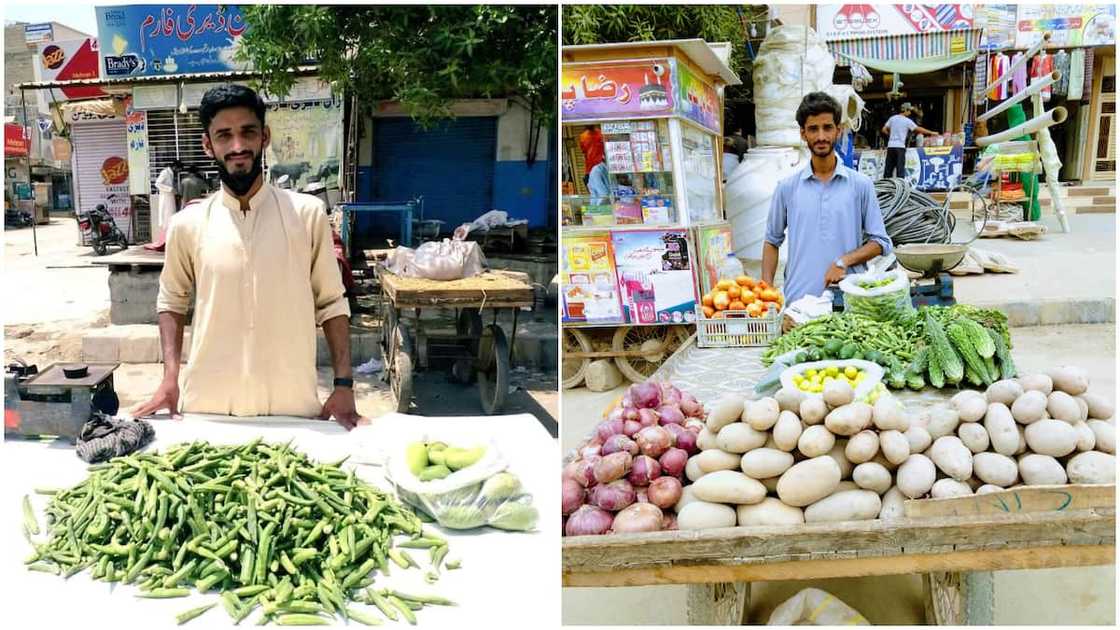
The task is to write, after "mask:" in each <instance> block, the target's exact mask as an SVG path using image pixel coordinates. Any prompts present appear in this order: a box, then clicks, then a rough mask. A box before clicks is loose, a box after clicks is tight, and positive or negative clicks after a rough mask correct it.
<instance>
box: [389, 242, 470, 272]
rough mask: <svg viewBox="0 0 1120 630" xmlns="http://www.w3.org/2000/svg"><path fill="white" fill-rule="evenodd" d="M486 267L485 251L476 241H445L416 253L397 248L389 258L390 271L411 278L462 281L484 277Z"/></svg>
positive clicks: (421, 247)
mask: <svg viewBox="0 0 1120 630" xmlns="http://www.w3.org/2000/svg"><path fill="white" fill-rule="evenodd" d="M485 264H486V260H485V258H484V257H483V256H482V250H481V249H480V248H479V247H478V243H475V242H473V241H471V242H468V241H457V240H450V239H446V238H445V239H443V241H440V242H438V243H437V242H435V241H432V242H428V243H424V244H423V245H421V246H420V247H417V248H416V249H411V248H408V247H398V248H397V249H396V251H395V252H393V254H392V255H391V256H390V259H389V262H388V265H387V268H388V269H389V271H391V272H393V273H395V274H397V275H398V276H404V277H408V278H427V279H428V280H459V279H460V278H470V277H472V276H477V275H479V274H481V273H482V271H483V267H484V266H485Z"/></svg>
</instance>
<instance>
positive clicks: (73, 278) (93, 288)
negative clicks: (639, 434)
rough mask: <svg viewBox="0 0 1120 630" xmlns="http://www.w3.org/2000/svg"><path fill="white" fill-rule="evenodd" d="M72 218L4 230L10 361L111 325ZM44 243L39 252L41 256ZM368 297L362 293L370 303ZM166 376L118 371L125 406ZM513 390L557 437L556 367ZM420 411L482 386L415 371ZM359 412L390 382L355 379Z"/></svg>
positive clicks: (525, 378) (141, 367)
mask: <svg viewBox="0 0 1120 630" xmlns="http://www.w3.org/2000/svg"><path fill="white" fill-rule="evenodd" d="M77 235H78V228H77V225H76V222H75V221H74V219H73V218H69V217H63V216H61V215H57V216H54V217H52V219H51V222H50V224H47V225H40V226H37V228H36V231H35V233H34V234H33V233H32V231H31V229H30V228H22V229H16V230H4V234H3V244H4V250H3V265H4V266H3V274H2V281H3V284H2V287H3V290H2V293H0V295H2V298H0V304H3V311H2V316H3V321H4V335H3V340H2V341H0V343H2V346H0V347H2V348H3V358H4V365H8V364H11V363H13V362H15V361H16V360H17V359H22V360H23V361H26V362H27V363H28V364H36V365H38V366H39V368H40V369H42V368H44V367H46V366H47V365H50V364H51V363H58V362H66V361H80V360H81V356H82V338H83V337H84V336H85V334H86V331H88V330H90V329H94V328H102V327H105V326H108V325H109V287H108V280H109V271H108V268H106V267H104V266H99V265H96V264H95V260H96V257H95V256H93V254H92V251H91V249H90V248H89V247H83V246H81V245H79V244H78V236H77ZM35 240H37V241H38V249H39V253H38V255H36V254H35ZM364 299H365V298H360V300H361V301H364ZM353 323H354V325H355V326H356V327H359V328H365V329H375V328H376V327H377V325H378V324H377V322H376V321H373V319H372V318H371V316H370V315H367V314H363V313H358V314H356V315H355V317H354V322H353ZM162 374H163V366H162V365H161V364H123V365H121V367H120V368H118V369H117V371H116V372H115V374H114V379H115V381H114V385H115V388H116V390H117V393H118V395H119V397H120V399H121V408H122V409H128V408H129V407H131V406H134V405H136V404H139V403H141V402H144V401H146V400H147V398H148V396H150V395H151V393H152V392H154V391H155V389H156V387H157V386H158V385H159V380H160V378H161V377H162ZM510 376H511V378H510V380H511V388H512V391H511V393H510V394H509V396H508V397H507V403H506V408H505V410H504V412H505V413H509V414H515V413H531V414H533V415H534V416H536V417H537V419H538V421H539V422H540V423H541V424H542V425H543V426H544V427H545V428H546V429H547V430H548V431H549V434H550V435H552V436H553V437H554V438H555V437H556V436H557V435H558V430H559V427H558V424H557V418H559V417H560V411H559V395H558V394H557V393H556V391H557V380H556V374H555V372H553V373H551V374H548V373H542V372H538V371H533V370H528V369H525V368H515V369H514V370H513V371H512V372H511V375H510ZM331 378H332V374H331V370H330V369H329V368H320V369H319V390H320V397H321V398H323V399H324V400H325V399H326V397H327V396H328V395H329V393H330V390H329V384H330V381H331ZM414 390H415V391H416V392H417V396H415V397H414V400H415V401H416V403H415V404H414V406H413V407H412V409H410V413H414V414H418V415H429V416H434V415H483V413H482V406H481V403H480V402H479V396H478V390H477V388H475V387H473V386H471V387H467V386H462V385H458V384H456V383H453V382H451V381H450V379H449V378H448V377H447V375H446V373H445V372H444V371H442V370H435V369H434V370H429V371H427V372H423V373H418V374H416V375H415V377H414ZM355 398H356V402H357V405H358V411H359V412H360V413H362V414H363V415H366V416H367V417H377V416H379V415H382V414H385V413H388V412H390V411H392V410H393V400H392V397H391V395H390V394H389V390H388V387H387V386H386V385H385V384H384V383H382V382H381V381H380V379H379V378H378V377H377V376H376V375H372V376H360V375H358V376H356V377H355Z"/></svg>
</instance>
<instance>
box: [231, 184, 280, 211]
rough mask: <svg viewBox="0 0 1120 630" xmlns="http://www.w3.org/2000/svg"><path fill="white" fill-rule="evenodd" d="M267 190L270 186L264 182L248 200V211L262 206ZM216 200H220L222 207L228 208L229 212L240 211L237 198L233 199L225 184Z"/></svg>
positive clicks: (239, 203)
mask: <svg viewBox="0 0 1120 630" xmlns="http://www.w3.org/2000/svg"><path fill="white" fill-rule="evenodd" d="M269 188H271V185H270V184H269V183H268V182H264V183H263V184H261V187H260V189H259V190H257V192H256V194H254V195H253V196H252V197H250V198H249V209H250V210H257V209H259V208H260V207H261V206H263V205H264V203H265V199H267V196H266V193H265V190H266V189H269ZM218 198H219V199H220V200H221V202H222V205H223V206H225V207H227V208H229V209H230V210H240V209H241V202H240V201H238V200H237V197H234V196H233V194H232V193H230V192H229V190H228V189H227V188H226V186H225V184H222V186H221V192H219V193H218Z"/></svg>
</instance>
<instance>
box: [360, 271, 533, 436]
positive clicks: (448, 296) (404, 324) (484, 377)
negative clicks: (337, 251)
mask: <svg viewBox="0 0 1120 630" xmlns="http://www.w3.org/2000/svg"><path fill="white" fill-rule="evenodd" d="M377 273H378V277H379V280H380V284H381V295H382V300H383V301H384V308H382V309H381V312H382V313H384V320H383V321H382V326H381V331H382V332H381V354H382V357H383V361H384V368H383V372H382V378H383V379H384V380H385V381H386V382H388V383H389V385H390V387H391V389H392V391H393V396H394V397H395V398H396V400H397V410H398V411H402V412H405V411H407V410H408V407H409V404H410V402H411V400H412V394H413V386H412V373H413V370H414V369H416V368H420V369H425V368H427V367H428V366H429V365H430V364H431V362H432V360H433V359H451V360H452V361H454V363H453V368H452V374H453V375H454V376H455V377H456V378H457V379H458V380H459V381H460V382H462V383H470V382H471V381H472V380H473V379H474V378H475V377H477V379H478V389H479V394H480V396H481V400H482V409H483V410H484V411H485V412H486V413H488V414H494V413H498V412H499V411H501V409H502V407H503V405H504V404H505V399H506V394H507V393H508V391H509V370H510V364H511V363H512V362H513V347H514V343H515V341H516V338H517V319H518V314H519V312H520V310H521V309H522V308H532V306H533V288H532V287H531V286H530V285H529V284H527V283H526V282H524V281H523V280H521V279H519V278H518V277H516V274H509V273H501V272H495V271H489V272H486V273H484V274H482V275H480V276H475V277H472V278H463V279H460V280H450V281H437V280H427V279H423V278H405V277H402V276H398V275H396V274H393V273H391V272H389V271H387V270H386V269H384V268H382V267H378V272H377ZM433 308H435V309H441V310H452V311H454V314H455V326H456V328H455V334H453V335H447V334H429V333H428V332H427V331H426V330H425V329H424V320H423V319H422V318H421V313H422V311H423V310H424V309H433ZM409 309H413V310H414V311H415V319H414V320H413V322H414V323H413V325H412V326H411V327H410V325H409V323H408V321H407V320H406V318H405V317H404V316H403V313H404V312H405V311H407V310H409ZM503 309H508V310H509V311H511V312H512V314H513V327H512V329H511V331H510V334H509V336H508V338H507V336H506V333H505V331H504V330H502V326H501V325H500V324H499V323H498V313H499V311H501V310H503ZM487 311H489V313H490V314H491V319H490V323H486V321H485V320H486V317H485V316H486V315H487Z"/></svg>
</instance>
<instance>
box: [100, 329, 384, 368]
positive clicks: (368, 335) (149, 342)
mask: <svg viewBox="0 0 1120 630" xmlns="http://www.w3.org/2000/svg"><path fill="white" fill-rule="evenodd" d="M378 340H379V335H378V334H377V333H376V332H373V331H371V332H355V331H351V333H350V357H351V359H352V361H353V363H354V365H359V364H362V363H365V362H366V361H369V360H370V359H371V358H372V357H375V356H380V355H381V350H380V349H379V348H378ZM316 346H317V347H316V353H315V355H316V357H315V358H316V363H317V365H319V366H329V365H330V364H331V361H330V348H329V346H328V345H327V339H326V337H324V336H323V331H322V330H317V331H316ZM190 349H191V328H190V327H188V328H187V329H186V330H184V331H183V357H182V360H183V361H184V362H185V361H189V360H190ZM82 360H83V361H87V362H114V363H116V362H120V363H163V348H161V347H160V340H159V327H158V326H154V325H151V324H129V325H120V326H106V327H105V328H98V329H94V330H90V331H88V332H87V333H86V335H85V337H83V338H82Z"/></svg>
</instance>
